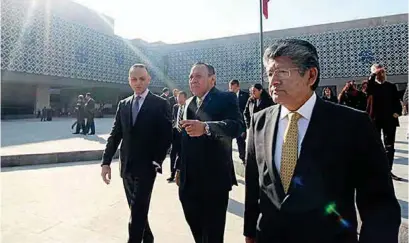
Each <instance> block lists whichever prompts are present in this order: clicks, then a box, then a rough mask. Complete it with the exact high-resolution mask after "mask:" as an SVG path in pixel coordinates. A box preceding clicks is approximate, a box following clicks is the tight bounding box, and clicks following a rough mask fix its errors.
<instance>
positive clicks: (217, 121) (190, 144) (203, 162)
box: [179, 88, 243, 193]
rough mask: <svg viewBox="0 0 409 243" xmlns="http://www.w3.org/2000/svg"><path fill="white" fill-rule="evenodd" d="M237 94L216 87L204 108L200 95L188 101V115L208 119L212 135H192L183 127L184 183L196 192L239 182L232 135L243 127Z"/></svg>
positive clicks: (182, 185) (187, 189)
mask: <svg viewBox="0 0 409 243" xmlns="http://www.w3.org/2000/svg"><path fill="white" fill-rule="evenodd" d="M237 104H238V103H237V98H236V96H235V95H234V94H233V93H230V92H221V91H219V90H218V89H216V88H213V89H211V90H210V91H209V93H208V94H207V96H206V97H205V99H204V100H203V103H202V105H201V106H200V108H199V109H198V108H197V105H196V97H192V98H190V99H189V100H188V102H187V103H186V105H188V106H187V109H186V112H187V113H186V118H187V119H197V120H200V121H206V122H207V123H208V124H209V129H210V132H211V135H210V136H208V135H202V136H200V137H190V136H189V135H188V134H187V133H186V131H185V130H183V131H182V144H181V147H182V148H181V161H180V162H181V163H180V168H179V169H180V187H179V189H180V190H181V191H185V190H186V191H190V192H193V193H202V192H218V191H219V192H223V191H228V190H231V188H232V185H233V184H236V185H237V181H236V176H235V172H234V167H233V158H232V139H233V138H235V137H238V136H239V134H240V132H241V131H242V129H243V128H242V127H243V122H242V120H241V115H240V111H239V107H238V105H237Z"/></svg>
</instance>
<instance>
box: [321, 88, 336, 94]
mask: <svg viewBox="0 0 409 243" xmlns="http://www.w3.org/2000/svg"><path fill="white" fill-rule="evenodd" d="M327 89H329V92H331V96H334V94H333V93H332V89H331V88H330V87H324V88H323V89H322V95H323V96H324V95H325V90H327Z"/></svg>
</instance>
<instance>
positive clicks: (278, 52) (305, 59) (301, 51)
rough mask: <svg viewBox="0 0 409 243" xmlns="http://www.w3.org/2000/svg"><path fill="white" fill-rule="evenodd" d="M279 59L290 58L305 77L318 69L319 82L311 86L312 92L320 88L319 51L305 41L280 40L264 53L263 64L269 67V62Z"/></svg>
mask: <svg viewBox="0 0 409 243" xmlns="http://www.w3.org/2000/svg"><path fill="white" fill-rule="evenodd" d="M277 57H288V58H290V59H291V61H292V62H293V64H294V65H296V66H297V68H299V70H298V71H299V73H300V74H301V75H304V74H305V72H306V71H307V70H308V69H310V68H317V70H318V73H317V80H315V83H314V84H313V85H312V86H311V88H312V90H315V89H316V88H317V87H318V84H319V82H320V64H319V60H318V53H317V49H316V48H315V47H314V45H312V44H311V43H309V42H308V41H305V40H299V39H287V40H279V41H277V42H276V43H274V44H273V45H272V46H270V47H268V48H267V50H266V51H265V52H264V56H263V63H264V66H267V64H268V61H269V60H273V59H275V58H277Z"/></svg>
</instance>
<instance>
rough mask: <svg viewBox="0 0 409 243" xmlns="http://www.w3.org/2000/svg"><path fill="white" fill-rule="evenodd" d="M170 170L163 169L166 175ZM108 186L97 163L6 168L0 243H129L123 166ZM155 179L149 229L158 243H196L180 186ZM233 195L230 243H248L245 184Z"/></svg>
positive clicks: (115, 168)
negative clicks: (188, 223) (243, 235)
mask: <svg viewBox="0 0 409 243" xmlns="http://www.w3.org/2000/svg"><path fill="white" fill-rule="evenodd" d="M168 166H169V163H168V160H167V161H166V163H165V164H164V171H167V168H168ZM112 170H113V175H112V176H113V177H112V181H111V184H110V185H108V186H107V185H105V184H104V183H103V182H102V180H101V177H100V175H99V173H100V166H99V162H98V161H93V162H80V163H64V164H58V165H36V166H25V167H12V168H5V169H3V172H2V178H1V180H2V200H1V201H2V205H1V207H2V208H1V209H2V210H1V211H2V216H1V225H2V229H1V242H4V243H23V242H24V243H40V242H41V243H73V242H80V243H97V242H98V243H114V242H115V243H118V242H126V238H127V222H128V219H129V210H128V208H127V205H126V199H125V193H124V191H123V186H122V181H121V179H120V177H119V171H118V163H113V166H112ZM166 178H168V173H166V172H165V173H164V175H159V176H158V177H157V179H156V183H155V187H154V191H153V196H152V202H151V209H150V214H149V219H150V225H151V228H152V231H153V233H154V236H155V242H159V243H161V242H169V243H191V242H193V238H192V237H191V234H190V231H189V228H188V225H187V224H186V222H185V220H184V216H183V212H182V208H181V205H180V202H179V199H178V194H177V186H176V184H174V183H171V184H169V183H168V182H167V181H166ZM239 179H240V182H241V184H239V186H238V187H235V188H234V189H233V191H232V192H231V194H230V202H229V209H228V213H227V224H226V233H225V240H226V242H243V237H242V229H243V203H242V202H243V199H244V186H243V184H242V183H243V179H242V178H239Z"/></svg>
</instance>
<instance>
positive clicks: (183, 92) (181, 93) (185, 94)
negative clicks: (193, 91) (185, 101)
mask: <svg viewBox="0 0 409 243" xmlns="http://www.w3.org/2000/svg"><path fill="white" fill-rule="evenodd" d="M178 95H183V96H185V98H187V93H186V92H185V91H180V92H179V93H178Z"/></svg>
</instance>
